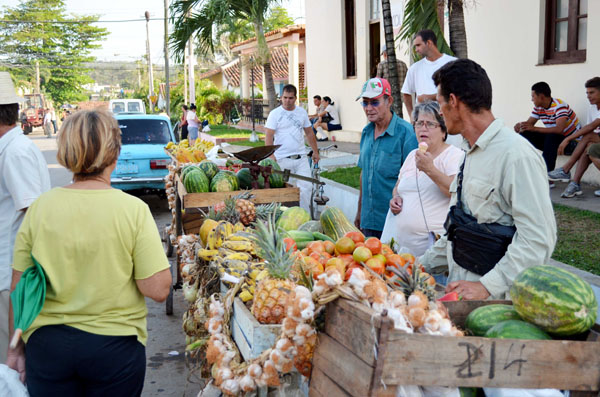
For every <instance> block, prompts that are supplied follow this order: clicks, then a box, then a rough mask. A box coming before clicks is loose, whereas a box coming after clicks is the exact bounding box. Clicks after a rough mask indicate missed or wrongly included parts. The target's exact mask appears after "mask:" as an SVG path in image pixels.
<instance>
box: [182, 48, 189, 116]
mask: <svg viewBox="0 0 600 397" xmlns="http://www.w3.org/2000/svg"><path fill="white" fill-rule="evenodd" d="M187 64H188V56H187V46H186V47H185V50H184V51H183V103H185V104H186V105H189V104H190V101H189V100H188V82H187V73H188V72H187Z"/></svg>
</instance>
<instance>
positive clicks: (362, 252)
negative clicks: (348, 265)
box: [352, 247, 373, 263]
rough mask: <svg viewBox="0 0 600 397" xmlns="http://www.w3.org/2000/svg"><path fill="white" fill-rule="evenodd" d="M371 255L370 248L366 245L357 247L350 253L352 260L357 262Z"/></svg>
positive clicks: (363, 260)
mask: <svg viewBox="0 0 600 397" xmlns="http://www.w3.org/2000/svg"><path fill="white" fill-rule="evenodd" d="M372 257H373V254H372V253H371V250H369V249H368V248H367V247H358V248H356V249H355V250H354V252H353V253H352V258H354V260H355V261H356V262H359V263H360V262H363V263H364V262H366V261H367V260H369V259H371V258H372Z"/></svg>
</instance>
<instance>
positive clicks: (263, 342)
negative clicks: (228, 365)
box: [231, 298, 281, 360]
mask: <svg viewBox="0 0 600 397" xmlns="http://www.w3.org/2000/svg"><path fill="white" fill-rule="evenodd" d="M280 332H281V325H270V324H261V323H259V322H258V321H257V320H256V318H255V317H254V316H253V315H252V313H250V310H248V308H247V307H246V305H244V303H243V302H242V301H241V299H240V298H235V300H234V301H233V316H232V318H231V336H232V338H233V340H234V341H235V343H236V344H237V346H238V349H239V350H240V353H241V354H242V357H243V358H244V360H251V359H253V358H256V357H258V356H260V354H261V353H262V352H263V351H265V350H267V349H269V348H271V346H273V345H274V344H275V341H276V340H277V338H278V337H279V334H280Z"/></svg>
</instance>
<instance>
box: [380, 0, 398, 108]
mask: <svg viewBox="0 0 600 397" xmlns="http://www.w3.org/2000/svg"><path fill="white" fill-rule="evenodd" d="M381 11H382V15H383V29H384V35H385V48H386V53H387V62H388V65H389V68H388V69H389V77H390V85H391V86H392V97H393V98H394V103H393V110H394V113H396V114H397V115H398V117H402V94H401V93H400V89H401V87H400V82H399V81H398V68H396V48H395V47H396V45H395V43H394V25H393V23H392V9H391V6H390V0H381Z"/></svg>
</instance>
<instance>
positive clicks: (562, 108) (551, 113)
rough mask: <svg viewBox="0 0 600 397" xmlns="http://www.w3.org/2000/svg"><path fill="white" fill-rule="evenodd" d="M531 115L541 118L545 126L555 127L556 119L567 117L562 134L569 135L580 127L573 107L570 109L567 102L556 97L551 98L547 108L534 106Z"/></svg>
mask: <svg viewBox="0 0 600 397" xmlns="http://www.w3.org/2000/svg"><path fill="white" fill-rule="evenodd" d="M531 117H533V118H534V119H538V120H542V122H543V123H544V125H545V126H546V128H552V127H556V121H557V120H559V119H561V118H563V117H565V118H567V126H566V127H565V129H564V130H563V132H562V134H563V135H564V136H567V135H571V134H572V133H573V132H575V131H577V130H578V129H580V128H581V125H580V124H579V119H578V118H577V115H576V114H575V112H574V111H573V109H571V107H570V106H569V104H568V103H566V102H565V101H563V100H562V99H558V98H552V102H551V103H550V107H548V108H543V107H541V106H535V107H534V108H533V111H532V112H531Z"/></svg>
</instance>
